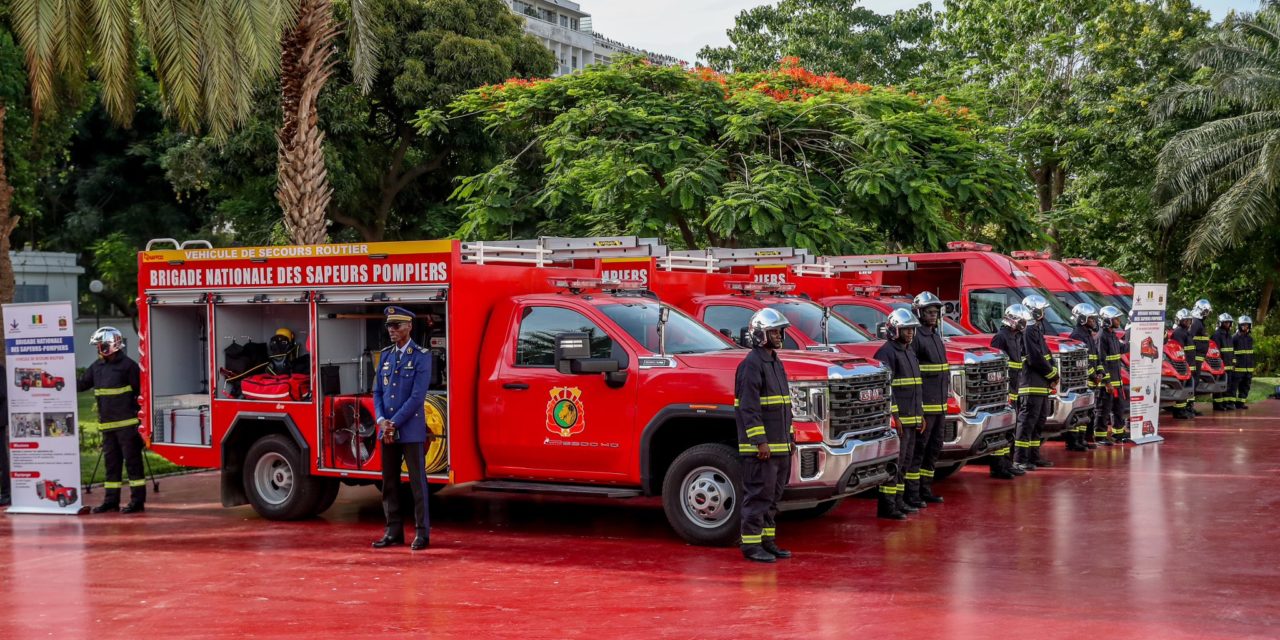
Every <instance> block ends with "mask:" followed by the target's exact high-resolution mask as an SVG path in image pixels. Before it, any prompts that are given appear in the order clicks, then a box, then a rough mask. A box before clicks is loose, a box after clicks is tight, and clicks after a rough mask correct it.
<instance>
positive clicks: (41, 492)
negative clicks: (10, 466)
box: [5, 453, 44, 500]
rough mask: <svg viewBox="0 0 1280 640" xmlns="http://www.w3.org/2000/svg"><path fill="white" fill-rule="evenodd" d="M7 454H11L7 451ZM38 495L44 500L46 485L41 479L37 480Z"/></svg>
mask: <svg viewBox="0 0 1280 640" xmlns="http://www.w3.org/2000/svg"><path fill="white" fill-rule="evenodd" d="M5 455H9V454H8V453H5ZM36 497H37V498H40V499H41V500H44V485H43V484H42V483H41V482H40V481H39V480H37V481H36Z"/></svg>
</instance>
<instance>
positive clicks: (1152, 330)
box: [1125, 284, 1168, 444]
mask: <svg viewBox="0 0 1280 640" xmlns="http://www.w3.org/2000/svg"><path fill="white" fill-rule="evenodd" d="M1167 289H1168V285H1165V284H1135V285H1134V287H1133V311H1132V312H1130V314H1129V323H1130V326H1129V334H1128V335H1127V336H1125V338H1126V339H1127V340H1128V341H1129V437H1131V438H1133V442H1134V444H1147V443H1150V442H1160V441H1162V440H1164V438H1162V437H1160V369H1161V367H1162V366H1163V359H1164V318H1165V307H1166V306H1167V303H1168V300H1167V298H1166V296H1165V293H1166V290H1167Z"/></svg>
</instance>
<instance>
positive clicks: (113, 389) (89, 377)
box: [76, 351, 142, 431]
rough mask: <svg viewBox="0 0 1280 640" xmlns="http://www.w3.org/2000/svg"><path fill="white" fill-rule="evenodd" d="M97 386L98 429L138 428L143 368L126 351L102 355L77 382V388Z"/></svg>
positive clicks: (77, 389)
mask: <svg viewBox="0 0 1280 640" xmlns="http://www.w3.org/2000/svg"><path fill="white" fill-rule="evenodd" d="M90 389H93V395H94V397H95V399H97V401H98V420H100V421H101V424H99V425H98V428H99V429H101V430H102V431H109V430H111V429H122V428H124V427H136V426H138V425H139V424H140V422H139V421H138V409H139V406H138V393H139V391H140V390H141V389H142V369H141V368H139V367H138V363H136V362H134V361H133V360H132V359H131V358H130V357H129V356H127V355H125V354H124V351H117V352H115V354H113V355H111V356H110V357H108V358H106V359H104V358H98V359H97V360H94V361H93V364H91V365H89V368H88V369H85V370H84V373H83V374H81V376H80V379H79V380H77V381H76V391H88V390H90Z"/></svg>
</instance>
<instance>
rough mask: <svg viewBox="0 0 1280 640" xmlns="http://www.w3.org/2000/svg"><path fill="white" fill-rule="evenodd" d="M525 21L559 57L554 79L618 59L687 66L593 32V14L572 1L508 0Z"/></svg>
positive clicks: (533, 33) (532, 34)
mask: <svg viewBox="0 0 1280 640" xmlns="http://www.w3.org/2000/svg"><path fill="white" fill-rule="evenodd" d="M507 6H509V7H511V10H512V11H513V12H515V13H516V15H519V16H522V17H523V18H524V19H525V20H524V30H525V33H528V34H529V35H531V36H533V37H535V38H537V39H539V40H541V41H542V44H544V45H545V46H546V47H547V48H548V49H550V50H551V52H552V53H553V54H555V56H556V70H555V72H554V73H552V75H553V76H562V75H565V74H569V73H573V72H574V71H579V70H581V69H583V68H584V67H586V66H587V65H591V64H608V63H609V62H610V61H611V60H612V59H613V57H614V56H617V55H622V54H627V55H638V56H645V57H646V58H648V59H649V61H651V62H653V63H654V64H663V65H683V64H684V63H683V62H682V61H680V60H677V59H675V58H674V57H672V56H668V55H662V54H658V53H653V52H651V51H645V50H643V49H638V48H636V47H632V46H629V45H626V44H623V43H621V42H618V41H616V40H610V39H609V38H606V37H604V36H602V35H600V34H598V33H596V32H595V31H594V30H593V29H592V25H591V14H589V13H586V12H585V11H583V10H582V6H581V5H579V4H578V3H576V2H570V1H569V0H507Z"/></svg>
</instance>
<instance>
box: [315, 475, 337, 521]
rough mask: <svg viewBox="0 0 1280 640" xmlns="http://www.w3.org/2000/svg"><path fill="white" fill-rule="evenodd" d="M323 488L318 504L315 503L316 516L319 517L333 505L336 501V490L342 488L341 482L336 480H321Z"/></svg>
mask: <svg viewBox="0 0 1280 640" xmlns="http://www.w3.org/2000/svg"><path fill="white" fill-rule="evenodd" d="M320 481H321V483H322V484H323V486H324V493H322V494H320V502H318V503H316V508H315V512H316V515H320V514H322V513H324V512H325V511H328V510H329V507H332V506H333V503H334V502H335V501H337V499H338V490H339V489H341V488H342V482H340V481H339V480H338V479H337V478H321V479H320Z"/></svg>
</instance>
